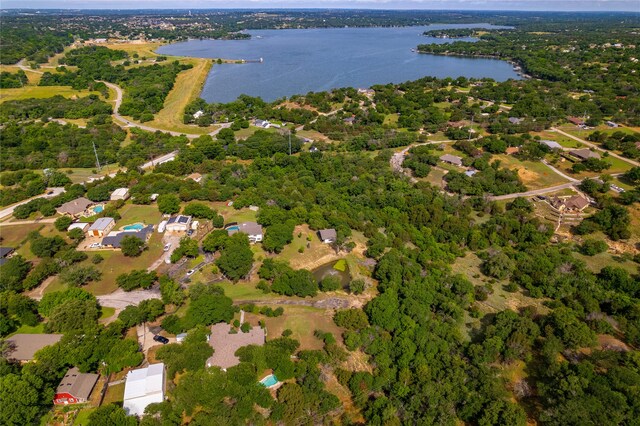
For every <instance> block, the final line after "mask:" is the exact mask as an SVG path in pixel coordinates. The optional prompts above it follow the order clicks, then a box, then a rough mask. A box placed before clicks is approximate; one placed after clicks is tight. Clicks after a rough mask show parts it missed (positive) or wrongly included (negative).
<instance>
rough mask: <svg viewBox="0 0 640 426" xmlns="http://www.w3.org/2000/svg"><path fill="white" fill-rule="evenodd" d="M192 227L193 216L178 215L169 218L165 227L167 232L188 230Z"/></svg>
mask: <svg viewBox="0 0 640 426" xmlns="http://www.w3.org/2000/svg"><path fill="white" fill-rule="evenodd" d="M190 227H191V216H185V215H178V216H173V217H171V218H169V220H168V221H167V225H166V226H165V229H166V230H167V232H187V231H188V230H189V228H190Z"/></svg>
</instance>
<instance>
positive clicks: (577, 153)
mask: <svg viewBox="0 0 640 426" xmlns="http://www.w3.org/2000/svg"><path fill="white" fill-rule="evenodd" d="M569 154H571V155H573V156H574V157H576V158H579V159H580V160H583V161H584V160H588V159H589V158H600V154H598V153H597V152H593V151H591V150H590V149H587V148H583V149H574V150H573V151H569Z"/></svg>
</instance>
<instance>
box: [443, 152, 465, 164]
mask: <svg viewBox="0 0 640 426" xmlns="http://www.w3.org/2000/svg"><path fill="white" fill-rule="evenodd" d="M440 161H442V162H443V163H449V164H453V165H454V166H462V158H460V157H458V156H457V155H451V154H444V155H442V156H441V157H440Z"/></svg>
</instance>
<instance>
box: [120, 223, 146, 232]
mask: <svg viewBox="0 0 640 426" xmlns="http://www.w3.org/2000/svg"><path fill="white" fill-rule="evenodd" d="M142 228H144V224H142V223H134V224H133V225H127V226H124V227H123V228H122V229H123V230H124V231H139V230H141V229H142Z"/></svg>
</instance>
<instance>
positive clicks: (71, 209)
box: [56, 197, 93, 218]
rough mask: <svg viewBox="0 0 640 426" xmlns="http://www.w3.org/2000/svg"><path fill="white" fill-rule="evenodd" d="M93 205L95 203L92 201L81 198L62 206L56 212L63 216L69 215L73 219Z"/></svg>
mask: <svg viewBox="0 0 640 426" xmlns="http://www.w3.org/2000/svg"><path fill="white" fill-rule="evenodd" d="M92 204H93V202H92V201H91V200H88V199H86V198H84V197H80V198H76V199H75V200H71V201H68V202H66V203H64V204H62V205H61V206H60V207H58V208H57V209H56V211H57V212H58V213H60V214H61V215H69V216H71V217H72V218H77V217H78V216H80V215H81V214H82V213H84V211H85V210H87V208H88V207H89V206H90V205H92Z"/></svg>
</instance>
